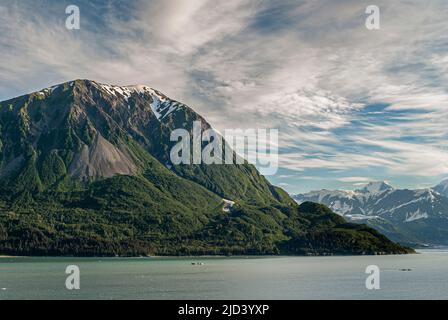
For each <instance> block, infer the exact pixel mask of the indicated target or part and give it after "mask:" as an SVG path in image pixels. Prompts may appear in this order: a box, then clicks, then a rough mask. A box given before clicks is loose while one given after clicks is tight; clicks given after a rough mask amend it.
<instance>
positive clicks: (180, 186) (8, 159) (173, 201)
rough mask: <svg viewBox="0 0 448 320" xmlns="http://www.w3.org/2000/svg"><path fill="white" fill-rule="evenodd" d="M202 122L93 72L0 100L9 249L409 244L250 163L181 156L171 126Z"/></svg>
mask: <svg viewBox="0 0 448 320" xmlns="http://www.w3.org/2000/svg"><path fill="white" fill-rule="evenodd" d="M194 121H200V123H201V127H202V129H208V128H210V125H209V124H208V123H207V122H206V121H205V119H203V118H202V117H201V116H200V115H198V114H197V113H196V112H194V111H193V110H192V109H191V108H189V107H188V106H186V105H184V104H181V103H179V102H177V101H174V100H171V99H169V98H168V97H166V96H164V95H163V94H161V93H160V92H158V91H156V90H154V89H151V88H149V87H146V86H128V87H119V86H110V85H104V84H100V83H97V82H94V81H88V80H76V81H72V82H68V83H64V84H61V85H58V86H55V87H52V88H48V89H44V90H42V91H40V92H36V93H32V94H29V95H25V96H22V97H18V98H15V99H12V100H9V101H4V102H2V103H0V253H7V254H24V255H29V254H33V255H40V254H45V255H65V254H70V255H147V254H158V255H176V254H279V253H285V254H287V253H295V254H309V253H311V254H322V253H341V254H349V253H353V254H363V253H378V252H381V253H406V252H410V251H409V250H408V249H406V248H403V247H401V246H399V245H397V244H394V243H392V242H390V241H389V240H388V239H386V238H385V237H383V236H381V235H379V234H377V233H375V232H374V231H373V230H371V229H369V228H367V227H358V226H354V225H350V224H347V223H346V222H345V221H343V220H342V219H340V218H337V216H335V215H334V214H333V213H331V212H329V211H328V210H323V209H322V208H320V207H313V206H305V207H302V209H303V210H302V209H301V207H299V206H298V205H297V204H295V202H294V201H293V200H292V199H291V198H290V197H289V196H288V195H287V194H286V193H285V192H284V191H283V190H281V189H279V188H276V187H274V186H272V185H271V184H269V182H268V181H267V180H266V179H265V178H264V177H263V176H261V175H260V174H259V173H258V171H257V170H256V169H255V167H253V166H252V165H249V164H247V163H246V164H241V165H235V164H233V165H173V164H172V163H171V161H170V157H169V154H170V150H171V148H172V147H173V145H174V144H175V143H176V142H173V141H170V134H171V132H172V131H173V130H174V129H177V128H184V129H186V130H188V131H189V132H190V134H192V130H193V122H194ZM232 157H236V155H235V154H234V153H233V152H232Z"/></svg>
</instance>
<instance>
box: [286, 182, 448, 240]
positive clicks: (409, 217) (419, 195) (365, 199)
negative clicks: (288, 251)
mask: <svg viewBox="0 0 448 320" xmlns="http://www.w3.org/2000/svg"><path fill="white" fill-rule="evenodd" d="M447 191H448V180H445V181H443V182H442V183H440V184H439V185H437V186H435V187H434V188H428V189H419V190H407V189H403V190H401V189H395V188H393V187H392V186H391V185H389V184H388V183H386V182H371V183H369V184H368V185H367V186H366V187H365V188H363V189H361V190H356V191H344V190H336V191H329V190H321V191H313V192H309V193H306V194H299V195H294V196H293V198H294V199H295V200H296V201H297V202H299V203H301V202H304V201H315V202H318V203H321V204H325V205H327V206H328V207H330V208H331V209H332V210H333V211H334V212H336V213H338V214H340V215H342V216H344V217H346V218H348V219H349V220H351V221H357V222H363V223H364V222H365V223H368V224H369V225H370V226H372V227H374V228H376V229H377V230H379V231H381V232H382V233H384V234H386V235H387V236H389V237H390V238H391V239H394V240H395V241H400V242H404V243H408V244H419V245H424V244H431V245H447V244H448V192H447Z"/></svg>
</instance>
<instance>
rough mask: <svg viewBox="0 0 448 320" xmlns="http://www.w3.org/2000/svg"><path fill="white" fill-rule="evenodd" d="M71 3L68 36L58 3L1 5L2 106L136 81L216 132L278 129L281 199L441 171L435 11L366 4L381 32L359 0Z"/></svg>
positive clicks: (444, 64)
mask: <svg viewBox="0 0 448 320" xmlns="http://www.w3.org/2000/svg"><path fill="white" fill-rule="evenodd" d="M76 2H77V4H78V5H79V6H80V9H81V30H79V31H69V30H67V29H65V17H66V16H65V7H66V6H67V5H68V4H71V3H69V2H68V1H58V2H57V3H56V2H54V1H49V0H43V1H40V2H39V4H36V2H35V1H29V0H24V1H20V2H18V1H13V0H5V1H2V3H1V4H0V33H1V34H2V37H0V99H1V100H3V99H6V98H10V97H12V96H16V95H19V94H23V93H25V92H28V91H32V90H35V89H39V88H41V87H45V86H49V85H51V84H54V83H57V82H62V81H65V80H69V79H73V78H91V79H96V80H98V81H102V82H106V83H115V84H135V83H145V84H148V85H151V86H153V87H156V88H158V89H160V90H161V91H163V92H165V93H166V94H168V95H170V96H172V97H173V98H176V99H178V100H182V101H184V102H186V103H188V104H190V105H192V106H193V107H194V108H196V109H197V110H198V111H199V112H200V113H201V114H203V115H205V116H206V117H207V118H208V119H209V120H210V121H211V123H212V124H213V125H215V126H216V127H217V128H218V129H219V130H220V131H223V130H224V129H225V128H229V127H230V128H235V127H241V128H279V129H280V147H281V148H280V153H281V154H280V165H282V168H283V169H284V170H286V171H287V172H286V173H285V172H282V174H283V175H285V174H286V175H292V176H294V177H291V178H290V180H288V181H283V183H288V184H289V186H287V188H288V190H296V189H297V190H299V189H301V188H305V187H302V186H301V183H302V182H301V181H302V180H306V178H303V179H298V178H297V175H301V176H302V177H310V176H312V177H316V181H318V180H319V181H320V182H321V183H323V182H325V181H332V183H333V184H337V183H340V184H342V185H343V184H344V183H348V181H343V180H341V179H344V177H357V176H359V177H361V176H362V177H366V178H369V179H372V180H378V179H382V178H387V179H389V180H391V181H392V182H395V183H397V184H405V183H407V182H408V181H412V183H413V184H414V185H417V184H420V185H421V184H425V183H435V182H436V180H437V179H439V178H441V177H442V176H443V175H447V174H448V167H447V166H448V139H447V138H448V126H447V120H446V119H448V117H447V116H448V109H447V108H448V90H447V87H446V83H447V80H448V79H447V78H448V74H447V70H448V55H447V53H446V52H448V42H447V41H446V34H447V32H448V27H447V24H446V15H445V14H444V13H445V12H448V10H447V9H448V3H447V2H446V1H444V0H434V1H431V2H422V1H417V0H411V1H394V2H391V1H385V0H381V1H376V5H378V6H379V7H380V9H381V13H382V15H381V21H382V25H381V29H380V30H378V31H369V30H367V29H366V28H365V27H364V21H365V18H366V16H365V13H364V11H365V8H366V6H367V5H369V4H370V3H369V2H367V1H358V0H356V1H355V0H344V1H330V0H319V1H305V0H303V1H296V0H294V1H293V0H285V1H281V2H279V1H270V0H268V1H266V0H251V1H247V0H234V1H227V2H222V1H214V0H154V1H143V0H141V1H130V2H126V5H123V3H124V2H122V1H112V0H111V1H95V2H90V1H76ZM380 176H381V177H380ZM409 176H413V177H420V178H418V179H417V180H409V179H410V178H407V177H409ZM272 179H273V180H274V181H275V179H276V178H275V177H273V178H272Z"/></svg>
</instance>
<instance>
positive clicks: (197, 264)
mask: <svg viewBox="0 0 448 320" xmlns="http://www.w3.org/2000/svg"><path fill="white" fill-rule="evenodd" d="M191 265H192V266H203V265H205V263H203V262H192V263H191Z"/></svg>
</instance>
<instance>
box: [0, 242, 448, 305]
mask: <svg viewBox="0 0 448 320" xmlns="http://www.w3.org/2000/svg"><path fill="white" fill-rule="evenodd" d="M198 262H201V263H203V265H200V264H198ZM193 263H196V265H193ZM68 265H76V266H78V267H79V269H80V284H81V288H80V290H68V289H67V288H66V286H65V280H66V277H67V276H68V275H67V274H66V273H65V270H66V267H67V266H68ZM369 265H376V266H378V267H379V268H380V271H381V273H380V285H381V289H380V290H367V289H366V286H365V281H366V278H367V277H368V275H367V274H366V273H365V271H366V267H367V266H369ZM404 270H405V271H404ZM0 299H448V251H447V250H425V251H420V254H416V255H405V256H363V257H351V256H350V257H250V258H248V257H238V258H236V257H235V258H205V257H201V258H128V259H126V258H29V257H23V258H22V257H18V258H0Z"/></svg>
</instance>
